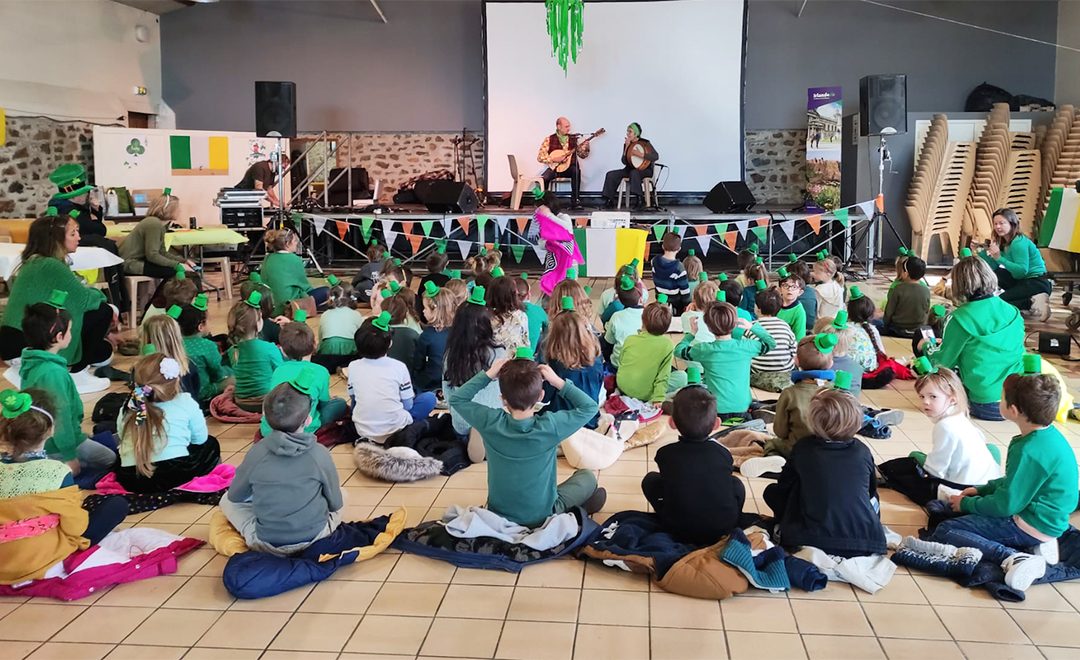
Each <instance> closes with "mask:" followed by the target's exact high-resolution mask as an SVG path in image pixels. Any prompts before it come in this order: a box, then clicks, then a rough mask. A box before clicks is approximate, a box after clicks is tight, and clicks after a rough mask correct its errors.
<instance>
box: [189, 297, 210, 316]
mask: <svg viewBox="0 0 1080 660" xmlns="http://www.w3.org/2000/svg"><path fill="white" fill-rule="evenodd" d="M191 306H192V307H194V308H195V309H197V310H199V311H200V312H205V311H206V310H207V308H209V307H210V296H208V295H206V294H205V293H200V294H199V295H197V296H195V299H194V300H192V301H191Z"/></svg>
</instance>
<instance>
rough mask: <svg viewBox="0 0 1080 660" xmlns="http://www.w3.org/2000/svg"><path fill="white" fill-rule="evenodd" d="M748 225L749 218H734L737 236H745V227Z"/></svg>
mask: <svg viewBox="0 0 1080 660" xmlns="http://www.w3.org/2000/svg"><path fill="white" fill-rule="evenodd" d="M749 226H750V221H749V220H736V221H735V227H736V228H737V229H738V230H739V236H741V237H742V238H746V229H747V228H748V227H749Z"/></svg>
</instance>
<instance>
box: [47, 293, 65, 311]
mask: <svg viewBox="0 0 1080 660" xmlns="http://www.w3.org/2000/svg"><path fill="white" fill-rule="evenodd" d="M67 299H68V292H67V291H64V290H63V289H53V290H52V291H51V292H50V293H49V297H48V298H47V299H46V300H45V304H46V305H49V306H50V307H55V308H56V309H64V305H65V304H67Z"/></svg>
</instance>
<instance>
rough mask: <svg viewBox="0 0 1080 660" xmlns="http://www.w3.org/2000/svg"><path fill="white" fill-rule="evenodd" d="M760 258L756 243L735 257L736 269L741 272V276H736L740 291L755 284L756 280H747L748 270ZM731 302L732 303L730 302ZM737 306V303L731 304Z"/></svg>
mask: <svg viewBox="0 0 1080 660" xmlns="http://www.w3.org/2000/svg"><path fill="white" fill-rule="evenodd" d="M757 258H758V246H757V244H756V243H752V244H750V245H748V246H746V247H745V248H743V249H742V250H739V254H737V255H735V268H736V269H737V270H738V271H739V274H738V275H736V276H735V283H736V284H738V285H739V289H740V290H742V289H745V288H746V287H748V286H750V285H751V284H753V283H754V280H750V279H747V278H746V269H747V268H749V267H750V266H751V265H752V264H753V263H755V262H756V261H757ZM729 302H730V301H729ZM731 304H732V305H735V304H737V303H731Z"/></svg>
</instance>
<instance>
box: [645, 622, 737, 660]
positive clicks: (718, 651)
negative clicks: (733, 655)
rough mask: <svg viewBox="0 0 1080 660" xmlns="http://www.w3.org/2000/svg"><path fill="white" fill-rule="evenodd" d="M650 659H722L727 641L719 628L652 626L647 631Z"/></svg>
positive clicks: (725, 651)
mask: <svg viewBox="0 0 1080 660" xmlns="http://www.w3.org/2000/svg"><path fill="white" fill-rule="evenodd" d="M649 636H650V642H651V645H652V646H651V649H652V660H723V659H724V658H727V642H726V640H725V639H724V633H722V632H720V631H719V630H678V629H676V628H653V629H652V630H651V631H649Z"/></svg>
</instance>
